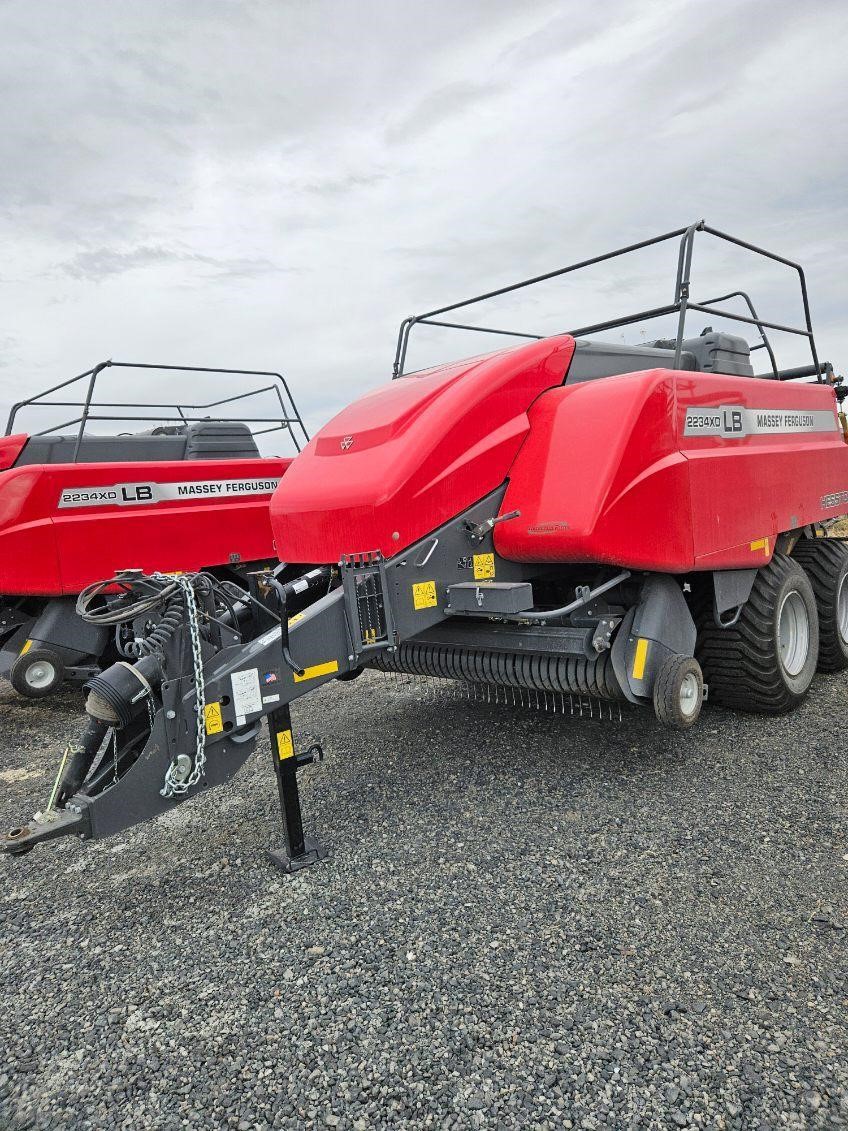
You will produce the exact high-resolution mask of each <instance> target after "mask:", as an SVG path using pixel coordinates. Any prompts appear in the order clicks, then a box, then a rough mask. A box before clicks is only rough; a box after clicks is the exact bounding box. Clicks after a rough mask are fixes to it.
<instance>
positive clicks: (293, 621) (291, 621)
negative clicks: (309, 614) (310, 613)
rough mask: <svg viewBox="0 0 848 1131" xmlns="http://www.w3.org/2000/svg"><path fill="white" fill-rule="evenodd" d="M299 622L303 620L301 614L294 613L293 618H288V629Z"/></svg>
mask: <svg viewBox="0 0 848 1131" xmlns="http://www.w3.org/2000/svg"><path fill="white" fill-rule="evenodd" d="M299 620H303V613H295V614H294V616H293V617H289V628H291V626H292V625H293V624H297V622H298V621H299Z"/></svg>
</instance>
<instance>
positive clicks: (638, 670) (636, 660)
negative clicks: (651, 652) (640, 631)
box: [633, 637, 648, 679]
mask: <svg viewBox="0 0 848 1131" xmlns="http://www.w3.org/2000/svg"><path fill="white" fill-rule="evenodd" d="M647 658H648V641H647V640H646V639H645V638H644V637H641V638H640V639H639V640H638V641H637V642H636V655H635V656H634V657H633V678H634V679H644V676H645V661H646V660H647Z"/></svg>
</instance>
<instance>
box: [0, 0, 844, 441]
mask: <svg viewBox="0 0 848 1131" xmlns="http://www.w3.org/2000/svg"><path fill="white" fill-rule="evenodd" d="M0 43H2V52H0V116H2V128H0V235H2V241H1V242H0V246H2V258H0V300H2V311H3V316H2V321H1V322H0V402H2V403H5V404H8V402H10V401H11V400H13V399H17V398H18V397H19V396H20V395H21V394H22V393H24V392H34V391H36V390H37V389H38V388H40V387H42V386H44V385H46V384H48V383H52V382H53V381H56V380H59V379H61V378H62V377H64V376H70V375H72V374H73V373H75V372H79V371H81V370H83V369H85V368H86V367H87V366H89V365H91V364H92V363H93V362H94V361H96V360H99V359H102V358H104V357H114V358H121V359H130V360H141V361H170V362H178V363H183V364H198V365H203V364H209V365H215V364H217V365H224V366H245V367H256V368H280V369H282V370H284V371H285V372H286V374H287V375H288V376H289V378H290V380H291V382H292V384H293V386H294V387H295V389H296V391H297V395H298V399H299V401H300V403H301V406H302V408H303V411H304V413H305V415H306V416H307V419H308V421H309V424H310V425H311V426H312V427H313V428H315V427H317V426H318V425H320V424H321V423H322V422H323V421H324V420H326V419H327V418H328V416H329V415H330V414H331V413H332V412H333V411H335V410H336V409H338V408H340V407H341V406H342V405H343V404H344V403H345V402H346V401H348V400H350V399H351V398H352V397H353V396H354V395H355V394H356V393H357V392H359V391H360V390H363V389H365V388H368V387H371V386H373V385H374V384H377V383H379V382H381V381H382V380H385V379H386V378H387V377H388V376H389V373H390V367H391V361H392V357H393V353H394V339H395V333H396V328H397V324H398V322H399V321H400V319H401V318H402V317H404V316H405V315H407V314H411V313H414V312H416V311H421V310H426V309H428V308H430V307H433V306H437V305H441V304H443V303H447V302H448V301H451V300H453V299H457V298H463V297H466V296H468V295H471V294H474V293H476V292H477V291H479V290H483V289H488V288H490V287H493V286H498V285H501V284H504V283H507V282H510V281H512V280H514V279H516V278H519V277H522V276H525V275H529V274H533V273H536V272H540V271H545V270H548V269H551V268H554V267H557V266H559V265H562V264H564V263H567V262H569V261H571V260H573V259H577V258H580V257H583V256H587V255H591V254H593V253H597V252H600V251H603V250H607V249H610V248H612V247H615V246H618V245H621V244H626V243H629V242H631V241H635V240H638V239H641V238H644V237H646V236H649V235H652V234H655V233H658V232H661V231H665V230H668V229H671V228H675V227H678V226H681V225H684V224H686V223H688V222H690V221H692V220H695V219H699V218H701V217H706V219H707V220H708V221H709V222H710V223H711V224H713V225H714V226H716V227H718V228H723V229H725V230H727V231H730V232H733V233H735V234H738V235H741V236H743V237H745V238H747V239H749V240H751V241H753V242H756V243H761V244H764V245H766V246H769V247H772V248H773V249H774V250H777V251H780V252H782V253H784V254H785V255H787V256H789V257H790V258H795V259H798V260H800V261H802V262H803V263H804V265H805V266H806V268H807V272H808V278H809V285H810V292H811V301H812V304H813V313H814V320H815V324H816V327H817V335H818V339H819V349H820V354H821V355H822V356H825V357H828V358H830V359H832V360H833V361H834V362H835V363H836V364H837V368H839V367H840V366H846V359H848V317H846V306H848V302H846V300H847V299H848V241H846V219H848V193H846V182H847V181H848V126H846V116H845V77H844V63H845V58H846V57H848V4H846V3H845V2H844V0H832V2H831V0H810V2H808V3H806V4H799V3H797V0H785V2H784V0H658V2H652V0H631V2H625V0H604V2H603V3H600V2H596V3H587V2H585V0H556V2H550V0H232V2H229V0H168V2H159V0H143V2H138V0H136V2H128V0H85V2H83V0H57V2H49V0H24V2H18V0H0ZM699 263H700V267H699V270H700V271H701V272H702V273H701V274H700V275H699V274H698V273H697V272H696V282H697V284H698V285H696V288H695V289H696V291H697V292H698V293H699V294H701V296H702V297H711V296H707V295H706V294H705V291H706V290H712V291H713V292H714V293H715V291H716V290H717V289H723V290H729V289H731V288H735V287H738V286H741V285H743V284H747V285H748V287H750V289H751V290H752V291H753V293H754V297H755V298H756V299H758V300H759V302H760V305H761V308H762V311H763V313H764V316H768V315H771V316H772V317H774V318H775V319H776V320H778V321H779V320H780V319H781V318H785V319H792V318H796V319H797V317H798V316H799V315H798V309H797V302H796V299H795V294H794V291H793V289H792V286H793V284H792V280H791V279H790V278H789V277H788V276H784V275H781V274H780V273H779V272H775V271H773V270H772V269H771V268H769V269H764V268H763V267H762V266H761V265H759V264H751V263H748V262H746V261H745V260H744V259H740V258H739V257H738V256H729V255H727V254H726V253H724V252H717V251H715V249H710V250H709V252H705V253H704V255H703V257H702V259H701V260H699ZM743 268H747V273H745V272H744V271H743ZM672 270H673V254H670V253H669V252H667V253H665V254H664V256H650V255H648V256H643V257H641V258H640V259H639V260H638V262H624V263H621V264H618V265H615V266H614V267H609V266H608V267H606V268H604V269H603V270H596V271H595V272H593V273H592V275H591V276H588V275H587V277H586V279H585V281H584V282H583V283H582V285H581V286H580V287H577V286H575V285H573V284H570V285H568V286H562V285H557V286H552V287H550V288H547V289H545V290H544V293H539V294H537V295H535V296H527V297H526V298H524V299H522V300H521V301H510V302H509V303H502V304H500V305H499V306H498V307H497V309H496V310H494V311H493V310H488V311H485V312H484V311H482V310H481V311H480V313H479V314H478V315H475V317H476V318H479V320H480V321H481V322H482V323H483V324H492V322H493V320H494V324H495V325H506V326H514V325H517V326H518V328H519V329H523V328H525V327H526V328H529V329H530V330H533V331H536V330H539V331H541V332H548V331H555V330H558V329H567V328H568V327H569V326H574V325H575V324H580V323H581V322H585V321H587V320H592V319H601V318H603V317H609V316H612V315H614V314H617V313H623V312H625V311H626V310H629V309H634V308H637V304H639V303H640V302H645V303H646V304H647V305H654V304H656V303H659V302H665V301H668V300H669V299H670V297H671V287H672V281H673V276H672ZM702 325H703V319H700V321H699V320H698V319H696V320H695V321H694V322H693V330H694V331H695V332H698V331H699V330H700V328H701V326H702ZM656 332H658V329H657V328H655V327H652V326H649V327H635V328H634V329H633V330H632V331H630V332H629V333H630V338H629V340H639V338H640V337H641V338H643V339H644V337H645V336H646V335H648V334H653V333H656ZM439 333H440V332H437V331H432V330H431V331H428V332H422V334H421V336H420V339H419V341H418V345H417V346H416V347H414V349H413V351H412V354H411V357H410V361H411V363H412V365H413V366H415V365H420V364H424V363H425V362H427V363H429V362H430V361H433V360H436V359H437V358H438V357H445V358H447V357H450V356H451V355H453V356H457V355H462V354H469V353H474V352H479V351H480V348H481V345H483V344H486V345H488V344H489V340H486V341H485V342H481V341H478V340H473V341H469V338H473V337H475V336H473V335H467V336H462V337H459V336H455V337H454V338H453V339H451V338H450V337H447V338H446V337H445V335H446V334H447V333H448V332H441V336H438V335H439ZM428 335H429V336H428ZM760 356H762V355H760ZM785 357H786V360H787V363H795V362H796V361H799V360H803V354H799V347H798V345H797V343H794V342H789V349H788V352H787V353H786V355H785ZM123 379H124V381H125V380H126V376H125V375H123ZM117 388H118V387H117V386H114V387H113V389H112V390H110V391H117ZM123 391H124V392H125V393H126V392H128V391H129V392H132V393H133V394H137V393H138V392H139V391H140V390H139V386H134V387H131V386H129V385H125V387H124V390H123Z"/></svg>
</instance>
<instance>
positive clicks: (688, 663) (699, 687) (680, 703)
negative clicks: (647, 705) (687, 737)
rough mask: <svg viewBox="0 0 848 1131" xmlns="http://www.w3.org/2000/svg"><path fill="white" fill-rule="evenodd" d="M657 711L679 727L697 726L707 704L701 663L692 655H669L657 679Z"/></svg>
mask: <svg viewBox="0 0 848 1131" xmlns="http://www.w3.org/2000/svg"><path fill="white" fill-rule="evenodd" d="M653 699H654V713H655V714H656V716H657V718H658V719H659V721H660V722H661V723H664V724H665V725H666V726H670V727H674V728H675V729H676V730H687V729H688V728H689V727H691V726H694V724H695V723H696V722H697V721H698V716H699V715H700V713H701V707H702V706H703V703H704V677H703V674H702V672H701V665H700V664H699V663H698V661H697V660H695V659H693V657H692V656H667V657H666V659H665V660H664V661H663V663H662V666H661V667H660V670H659V672H658V673H657V677H656V679H655V680H654V691H653Z"/></svg>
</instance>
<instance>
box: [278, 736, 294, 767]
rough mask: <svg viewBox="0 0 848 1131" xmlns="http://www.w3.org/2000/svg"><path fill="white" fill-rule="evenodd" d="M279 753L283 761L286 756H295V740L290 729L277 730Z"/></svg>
mask: <svg viewBox="0 0 848 1131" xmlns="http://www.w3.org/2000/svg"><path fill="white" fill-rule="evenodd" d="M277 753H278V754H279V755H280V761H281V762H285V760H286V758H293V757H294V741H293V740H292V732H291V731H290V730H280V731H277Z"/></svg>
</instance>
